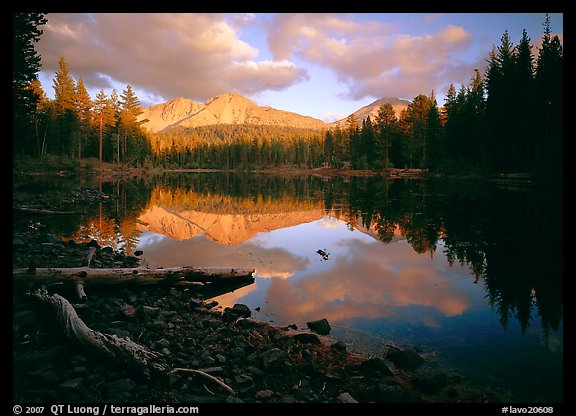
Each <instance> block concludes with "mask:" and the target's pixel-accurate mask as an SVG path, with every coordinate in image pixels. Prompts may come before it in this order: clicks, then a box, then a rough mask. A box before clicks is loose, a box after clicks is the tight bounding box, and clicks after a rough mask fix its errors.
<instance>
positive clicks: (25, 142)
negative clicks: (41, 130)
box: [12, 13, 47, 155]
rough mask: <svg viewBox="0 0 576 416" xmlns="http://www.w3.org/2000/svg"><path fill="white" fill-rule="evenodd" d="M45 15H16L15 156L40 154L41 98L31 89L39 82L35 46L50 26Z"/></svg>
mask: <svg viewBox="0 0 576 416" xmlns="http://www.w3.org/2000/svg"><path fill="white" fill-rule="evenodd" d="M45 15H46V14H45V13H14V14H12V121H13V128H12V134H13V136H12V139H13V140H12V145H13V155H16V154H18V153H22V154H34V153H36V154H38V146H37V144H36V145H34V142H35V141H34V138H36V143H37V141H38V140H37V139H38V136H37V134H34V133H35V131H36V130H35V124H34V122H33V119H34V113H35V112H36V110H37V103H38V101H39V100H40V97H39V96H38V95H37V94H36V92H35V89H34V88H33V87H32V86H31V83H32V82H33V81H36V80H38V71H39V70H40V67H41V58H40V55H38V53H37V52H36V49H35V48H34V44H35V43H36V42H38V41H39V40H40V36H41V35H42V30H41V29H39V27H40V26H42V25H44V24H46V22H47V19H46V17H45Z"/></svg>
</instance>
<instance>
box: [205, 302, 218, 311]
mask: <svg viewBox="0 0 576 416" xmlns="http://www.w3.org/2000/svg"><path fill="white" fill-rule="evenodd" d="M216 306H218V302H216V301H215V300H211V301H210V302H206V303H204V307H205V308H206V309H212V308H214V307H216Z"/></svg>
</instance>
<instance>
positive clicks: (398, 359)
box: [386, 347, 424, 370]
mask: <svg viewBox="0 0 576 416" xmlns="http://www.w3.org/2000/svg"><path fill="white" fill-rule="evenodd" d="M386 356H387V357H388V358H389V359H390V360H392V362H393V363H394V365H395V366H396V367H398V368H402V369H404V370H415V369H417V368H418V367H420V366H421V365H422V364H423V363H424V357H422V356H421V355H420V354H418V353H417V352H416V351H415V350H414V349H412V348H410V349H406V350H401V349H400V348H396V347H388V351H387V353H386Z"/></svg>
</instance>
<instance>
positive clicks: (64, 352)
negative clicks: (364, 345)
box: [13, 233, 514, 403]
mask: <svg viewBox="0 0 576 416" xmlns="http://www.w3.org/2000/svg"><path fill="white" fill-rule="evenodd" d="M13 247H14V248H13V256H14V267H18V266H19V267H26V265H27V264H28V263H29V262H30V261H31V259H34V262H35V266H36V267H40V266H50V267H56V265H59V266H62V267H73V266H74V265H76V266H81V265H82V262H85V259H86V258H85V252H86V250H87V249H89V248H90V247H92V248H94V249H96V251H95V254H94V256H93V258H92V263H93V264H94V265H97V266H98V265H100V266H102V267H110V266H109V265H110V264H111V263H110V262H111V261H112V262H114V261H115V262H116V263H122V264H123V265H124V266H125V267H135V265H136V263H137V260H138V259H137V258H135V257H132V256H123V254H122V253H119V252H114V251H112V250H110V247H99V246H98V245H97V243H96V242H95V241H91V242H88V243H71V242H64V241H58V240H57V239H56V238H55V237H54V236H50V235H42V234H38V233H35V234H30V235H28V236H25V235H21V236H15V237H14V244H13ZM59 257H60V258H64V259H65V260H66V261H65V262H62V260H60V261H59V260H58V258H59ZM48 259H50V261H48ZM56 287H57V286H56ZM57 291H60V290H59V289H57ZM86 292H87V295H88V298H87V299H86V300H85V301H83V302H78V301H77V300H75V299H74V297H73V294H71V293H70V292H64V296H65V297H66V298H68V300H69V301H70V302H73V306H74V307H75V309H76V311H77V313H78V315H79V316H80V318H81V319H83V321H84V322H85V323H86V324H87V325H88V327H90V328H91V329H93V330H96V331H101V332H102V333H107V334H112V335H116V336H118V337H121V338H125V337H128V338H129V339H130V340H132V341H134V342H136V343H138V344H140V345H142V346H144V347H145V348H148V349H150V350H152V351H154V352H155V353H157V354H159V355H160V356H161V357H162V359H163V360H164V361H165V362H166V363H168V364H169V366H170V367H172V368H190V369H195V370H198V371H201V372H205V373H208V374H209V375H211V376H213V377H216V378H217V379H218V380H221V382H222V383H225V384H226V385H228V386H229V387H230V388H231V389H233V391H234V394H229V392H226V391H224V390H223V389H220V388H219V387H218V385H215V384H213V383H210V381H207V380H206V379H202V378H199V377H194V376H191V375H188V374H186V373H182V374H177V375H176V376H174V377H171V378H170V380H169V382H167V381H166V380H165V379H151V380H145V379H143V378H142V377H140V376H138V375H137V374H135V373H134V372H132V371H131V370H130V369H129V368H123V367H122V366H118V365H116V364H114V363H110V362H108V361H107V360H102V359H100V358H98V357H97V356H95V355H94V354H93V353H92V352H89V351H86V350H84V349H83V348H82V347H79V346H78V345H75V344H74V343H73V342H70V341H69V340H67V339H65V337H64V336H63V334H61V332H60V331H59V329H58V327H57V326H56V324H55V320H54V318H53V317H51V315H50V314H47V313H46V310H45V309H44V308H43V307H42V306H41V305H38V304H37V303H35V302H34V301H33V300H32V299H31V298H29V297H27V296H25V295H24V294H23V293H24V292H23V291H20V290H15V291H13V335H14V337H13V364H14V374H13V383H14V384H13V387H14V390H13V395H14V396H13V400H14V401H18V402H26V401H34V402H54V401H56V402H70V401H73V402H75V403H76V402H77V403H83V402H86V403H89V402H97V403H110V402H115V403H133V402H152V403H355V402H359V403H501V402H513V401H514V400H513V398H512V397H510V396H509V395H508V394H506V393H504V392H497V391H494V390H492V389H491V388H488V387H485V386H474V385H473V384H472V381H471V380H466V379H464V378H463V377H462V376H460V375H459V374H457V373H455V372H453V371H452V370H450V369H445V368H441V367H440V366H439V364H438V362H436V360H435V359H434V357H431V356H428V355H427V354H425V353H422V352H421V351H419V350H416V349H414V348H405V349H401V348H398V347H396V346H394V345H391V344H389V345H387V348H386V351H385V353H383V354H379V355H368V354H361V353H358V352H354V351H349V350H348V349H347V347H346V345H345V344H343V343H342V342H339V341H335V340H334V339H331V338H330V337H329V334H326V335H322V334H319V333H318V332H320V331H318V330H316V331H317V332H315V331H313V330H311V329H310V328H298V327H296V325H293V324H292V325H286V326H276V325H273V324H271V323H268V322H261V321H257V320H254V319H252V317H251V315H252V311H250V309H249V308H247V307H246V306H245V305H241V304H236V305H234V307H227V308H224V309H222V308H221V307H219V305H215V304H214V302H212V301H211V300H210V298H206V299H203V298H201V297H198V295H197V294H195V293H194V291H193V290H192V289H187V288H184V289H182V288H181V287H176V286H167V287H158V288H149V287H136V288H131V287H126V288H119V289H117V290H112V291H111V290H108V289H105V290H97V289H96V288H94V289H90V287H87V290H86ZM318 318H319V319H320V318H321V317H318Z"/></svg>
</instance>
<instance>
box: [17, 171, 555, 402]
mask: <svg viewBox="0 0 576 416" xmlns="http://www.w3.org/2000/svg"><path fill="white" fill-rule="evenodd" d="M39 180H42V179H39ZM40 185H41V189H43V190H44V191H48V192H49V188H50V187H57V188H58V189H67V187H69V188H70V189H73V188H74V187H78V186H82V187H84V188H86V187H88V188H95V189H101V190H102V191H104V192H106V193H109V194H112V195H114V196H115V198H114V200H113V201H112V202H110V203H106V204H100V206H99V207H97V208H94V209H90V210H88V211H87V212H86V213H85V214H82V215H79V216H76V217H74V216H72V217H70V218H66V219H63V218H49V217H33V218H18V219H17V218H15V221H14V224H15V227H31V226H34V227H45V228H47V230H48V231H49V232H53V233H55V234H57V235H59V236H61V237H62V238H75V239H78V240H82V239H92V238H93V239H96V240H97V241H98V242H99V243H100V244H101V245H110V246H112V247H113V248H115V249H120V248H121V249H124V250H125V251H126V252H127V253H128V254H131V253H132V252H134V251H135V250H143V252H144V254H143V255H142V257H141V258H142V259H143V262H145V263H146V264H148V265H149V266H151V267H158V266H160V267H174V266H230V267H251V268H254V269H255V283H254V284H252V285H249V286H246V287H243V288H241V289H238V290H236V291H234V292H232V293H228V294H225V295H221V296H219V297H217V298H215V300H217V301H218V302H219V304H220V305H221V307H226V306H232V305H233V304H234V303H244V304H246V305H248V306H249V307H250V308H251V309H252V310H253V316H254V318H256V319H259V320H262V321H269V322H273V323H274V324H277V325H286V324H292V323H295V324H297V325H298V326H300V327H305V326H306V322H307V321H310V320H315V319H321V318H327V319H328V321H329V322H330V324H331V326H332V328H333V330H332V332H331V333H330V336H331V337H333V338H335V339H340V340H342V341H344V342H345V343H346V344H347V345H348V348H349V349H355V350H359V351H365V352H369V353H374V354H378V353H383V352H384V351H385V348H386V345H388V344H395V345H399V346H416V347H419V348H421V349H422V350H423V352H425V353H428V354H432V355H435V357H436V358H437V359H438V360H439V362H441V363H442V364H445V365H447V366H448V367H450V368H453V369H455V370H456V371H458V372H459V373H460V374H462V375H464V376H465V377H467V378H470V379H472V380H475V381H476V382H478V383H482V384H486V385H490V386H494V387H496V388H499V389H503V390H507V391H510V392H512V393H513V394H514V395H515V396H516V397H518V398H519V399H520V401H526V402H531V403H534V402H562V401H563V397H562V391H563V371H562V367H563V270H562V266H563V264H562V263H563V261H562V260H563V259H562V251H563V244H562V237H563V235H562V191H561V190H559V189H544V188H542V189H533V188H522V187H518V188H514V187H510V186H502V185H496V184H488V183H479V182H478V183H477V182H474V183H455V182H447V181H438V180H418V179H394V180H390V179H385V178H380V177H352V178H346V179H344V178H322V177H315V176H305V177H296V178H283V177H277V176H266V175H237V174H227V173H204V174H197V173H196V174H192V173H180V174H164V175H161V176H155V177H149V178H146V179H133V180H129V181H126V182H121V181H110V182H104V183H102V182H100V183H98V182H89V183H82V184H78V183H77V182H72V181H71V180H69V179H68V180H65V179H62V180H61V182H51V184H50V185H49V186H48V185H47V184H46V183H43V184H40ZM19 186H21V187H26V186H28V187H30V189H33V188H34V187H35V186H37V184H33V183H28V184H24V185H23V184H21V185H19Z"/></svg>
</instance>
